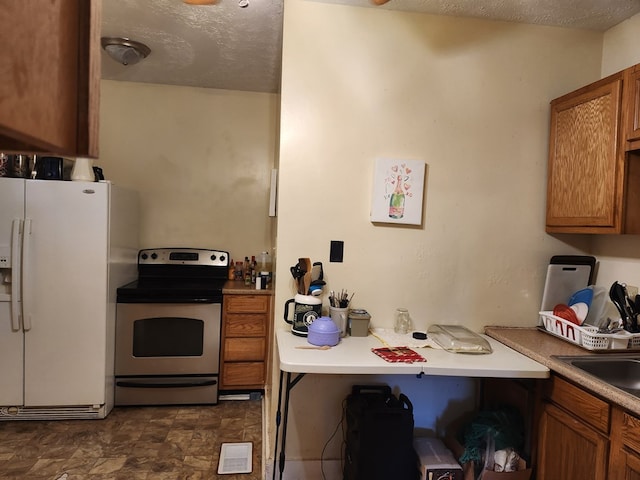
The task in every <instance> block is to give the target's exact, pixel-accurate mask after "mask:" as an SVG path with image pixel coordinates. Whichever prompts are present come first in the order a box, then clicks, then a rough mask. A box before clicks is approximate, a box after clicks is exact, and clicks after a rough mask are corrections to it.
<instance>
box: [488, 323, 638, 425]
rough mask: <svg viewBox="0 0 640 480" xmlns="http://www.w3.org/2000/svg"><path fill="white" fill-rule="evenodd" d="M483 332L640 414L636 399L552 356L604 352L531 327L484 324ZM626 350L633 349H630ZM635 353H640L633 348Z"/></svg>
mask: <svg viewBox="0 0 640 480" xmlns="http://www.w3.org/2000/svg"><path fill="white" fill-rule="evenodd" d="M485 333H486V335H488V336H489V337H491V338H494V339H496V340H498V341H499V342H501V343H503V344H505V345H507V346H508V347H511V348H512V349H514V350H516V351H517V352H520V353H522V354H523V355H526V356H527V357H529V358H531V359H532V360H535V361H536V362H539V363H541V364H543V365H545V366H546V367H548V368H549V369H550V370H551V371H553V372H555V373H558V374H559V375H562V376H563V377H565V378H567V379H569V380H572V381H573V382H575V383H576V384H578V385H580V386H582V387H584V388H585V389H587V390H590V391H591V392H593V393H595V394H597V395H599V396H601V397H602V398H603V399H605V400H607V401H609V402H611V403H615V404H618V405H620V406H621V407H622V408H625V409H627V410H629V411H630V412H632V413H634V414H636V415H640V399H638V398H637V397H635V396H634V395H631V394H630V393H627V392H625V391H623V390H620V389H619V388H616V387H613V386H611V385H609V384H607V383H605V382H603V381H601V380H598V379H597V378H595V377H592V376H591V375H589V374H587V373H585V372H583V371H582V370H580V369H578V368H576V367H572V366H571V365H569V364H567V363H565V362H563V361H562V360H558V359H556V358H554V357H553V355H606V353H594V352H593V351H590V350H586V349H584V348H581V347H578V346H577V345H573V344H572V343H570V342H566V341H564V340H561V339H560V338H557V337H554V336H553V335H550V334H548V333H545V332H542V331H540V330H539V329H537V328H534V327H529V328H514V327H495V326H489V327H485ZM629 353H634V352H633V351H630V352H629ZM635 353H638V354H640V352H637V351H635Z"/></svg>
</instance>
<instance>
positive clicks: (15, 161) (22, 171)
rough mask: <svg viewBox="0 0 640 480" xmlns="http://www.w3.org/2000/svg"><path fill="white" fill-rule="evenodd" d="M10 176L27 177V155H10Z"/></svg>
mask: <svg viewBox="0 0 640 480" xmlns="http://www.w3.org/2000/svg"><path fill="white" fill-rule="evenodd" d="M12 157H13V158H12V161H11V176H12V177H15V178H27V177H28V176H29V157H28V156H27V155H12Z"/></svg>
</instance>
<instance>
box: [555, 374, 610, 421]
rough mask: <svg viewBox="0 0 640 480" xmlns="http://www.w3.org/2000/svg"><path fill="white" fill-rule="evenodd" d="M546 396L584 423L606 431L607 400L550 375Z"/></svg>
mask: <svg viewBox="0 0 640 480" xmlns="http://www.w3.org/2000/svg"><path fill="white" fill-rule="evenodd" d="M547 395H548V397H549V398H550V399H551V401H553V402H554V403H555V404H557V405H559V406H560V407H562V408H563V409H565V410H566V411H568V412H571V413H572V414H573V415H575V416H576V417H578V418H580V419H581V420H582V421H584V422H585V423H588V424H589V425H591V426H593V427H595V428H597V429H598V430H600V431H602V432H604V433H608V432H609V420H610V407H609V404H608V403H607V402H605V401H604V400H601V399H599V398H598V397H596V396H594V395H591V394H590V393H588V392H585V391H584V390H582V389H581V388H580V387H577V386H575V385H573V384H572V383H569V382H567V381H566V380H563V379H561V378H558V377H551V381H550V386H549V390H548V392H547Z"/></svg>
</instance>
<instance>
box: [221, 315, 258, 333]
mask: <svg viewBox="0 0 640 480" xmlns="http://www.w3.org/2000/svg"><path fill="white" fill-rule="evenodd" d="M266 334H267V320H266V317H265V315H258V314H237V315H236V314H234V315H227V317H226V318H225V320H224V335H225V337H264V336H265V335H266Z"/></svg>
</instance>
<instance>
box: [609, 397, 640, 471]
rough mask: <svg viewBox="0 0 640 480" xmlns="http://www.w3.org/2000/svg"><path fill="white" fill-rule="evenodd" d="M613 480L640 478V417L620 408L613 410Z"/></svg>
mask: <svg viewBox="0 0 640 480" xmlns="http://www.w3.org/2000/svg"><path fill="white" fill-rule="evenodd" d="M610 464H611V471H610V476H609V478H610V479H611V480H640V419H638V418H637V417H635V416H634V415H631V414H629V413H627V412H625V411H624V410H622V409H620V408H614V410H613V412H612V432H611V462H610Z"/></svg>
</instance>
